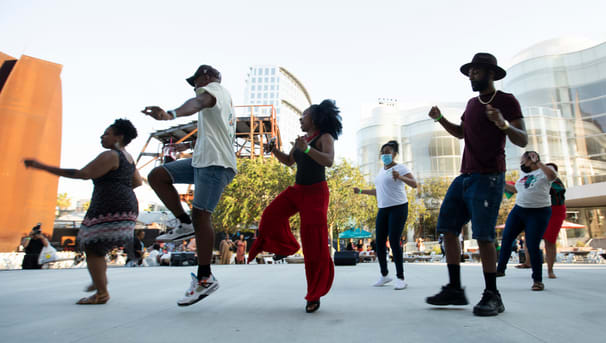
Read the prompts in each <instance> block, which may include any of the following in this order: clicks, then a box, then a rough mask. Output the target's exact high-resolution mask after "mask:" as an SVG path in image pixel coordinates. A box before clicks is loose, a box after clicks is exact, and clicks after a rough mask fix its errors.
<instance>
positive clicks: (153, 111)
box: [141, 106, 173, 120]
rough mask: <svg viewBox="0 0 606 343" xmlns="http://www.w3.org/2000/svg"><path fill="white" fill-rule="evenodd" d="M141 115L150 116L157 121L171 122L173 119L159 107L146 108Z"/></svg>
mask: <svg viewBox="0 0 606 343" xmlns="http://www.w3.org/2000/svg"><path fill="white" fill-rule="evenodd" d="M141 113H143V114H145V115H148V116H150V117H152V118H154V119H156V120H171V119H173V117H172V116H171V115H169V114H168V113H166V111H164V110H163V109H162V108H160V107H159V106H146V107H145V108H144V109H143V111H141Z"/></svg>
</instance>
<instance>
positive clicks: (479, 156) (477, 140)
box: [461, 91, 523, 173]
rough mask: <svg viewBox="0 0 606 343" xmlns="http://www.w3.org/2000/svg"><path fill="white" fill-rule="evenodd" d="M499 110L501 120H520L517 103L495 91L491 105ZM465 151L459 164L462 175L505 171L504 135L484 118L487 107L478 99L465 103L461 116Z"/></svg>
mask: <svg viewBox="0 0 606 343" xmlns="http://www.w3.org/2000/svg"><path fill="white" fill-rule="evenodd" d="M491 96H492V94H491V95H484V96H483V97H482V101H485V102H486V101H488V100H489V99H490V97H491ZM490 105H491V106H492V107H494V108H498V109H499V110H500V111H501V113H502V114H503V117H504V118H505V119H506V120H508V121H509V122H512V121H514V120H516V119H520V118H522V117H523V116H522V110H521V108H520V103H519V102H518V100H517V99H516V98H515V97H514V96H513V94H509V93H504V92H501V91H497V94H496V95H495V97H494V99H493V100H492V102H491V103H490ZM461 121H462V122H463V136H464V138H465V150H464V151H463V161H462V162H461V173H499V172H505V139H506V137H507V136H506V135H505V133H504V132H503V131H502V130H500V129H499V128H498V127H497V126H496V125H495V124H494V123H493V122H491V121H490V120H488V117H487V116H486V105H484V104H482V103H480V101H479V100H478V97H474V98H472V99H470V100H469V101H468V102H467V107H466V108H465V112H464V113H463V115H462V116H461Z"/></svg>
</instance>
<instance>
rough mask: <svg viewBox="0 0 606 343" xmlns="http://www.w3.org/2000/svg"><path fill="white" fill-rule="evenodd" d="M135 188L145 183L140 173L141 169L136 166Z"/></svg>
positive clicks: (134, 175)
mask: <svg viewBox="0 0 606 343" xmlns="http://www.w3.org/2000/svg"><path fill="white" fill-rule="evenodd" d="M132 183H133V189H135V188H137V187H139V186H141V185H142V184H143V178H142V177H141V174H139V170H138V169H136V168H135V172H134V173H133V181H132Z"/></svg>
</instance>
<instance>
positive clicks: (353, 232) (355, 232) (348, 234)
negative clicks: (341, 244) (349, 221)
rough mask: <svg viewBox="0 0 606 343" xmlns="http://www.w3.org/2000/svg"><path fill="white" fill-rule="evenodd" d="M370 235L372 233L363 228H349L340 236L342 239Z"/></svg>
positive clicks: (367, 236)
mask: <svg viewBox="0 0 606 343" xmlns="http://www.w3.org/2000/svg"><path fill="white" fill-rule="evenodd" d="M370 237H372V234H371V233H370V232H368V231H366V230H362V229H361V228H354V229H349V230H346V231H343V232H341V233H340V234H339V238H341V239H348V238H370Z"/></svg>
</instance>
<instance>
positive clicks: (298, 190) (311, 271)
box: [248, 182, 335, 301]
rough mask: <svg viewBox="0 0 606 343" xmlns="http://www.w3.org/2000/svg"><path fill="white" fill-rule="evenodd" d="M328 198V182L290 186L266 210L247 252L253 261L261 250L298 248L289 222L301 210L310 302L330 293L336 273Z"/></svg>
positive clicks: (279, 252)
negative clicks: (329, 232) (331, 255)
mask: <svg viewBox="0 0 606 343" xmlns="http://www.w3.org/2000/svg"><path fill="white" fill-rule="evenodd" d="M328 200H329V191H328V186H327V184H326V182H319V183H315V184H313V185H297V184H295V185H294V186H291V187H288V188H287V189H285V190H284V191H283V192H282V193H280V195H278V196H277V197H276V198H275V199H274V200H273V201H272V202H271V203H270V204H269V206H267V208H266V209H265V210H264V211H263V215H262V216H261V222H260V223H259V232H258V237H257V239H256V240H255V242H254V243H253V245H252V246H251V248H250V252H249V253H248V261H249V262H250V261H252V260H253V259H254V258H255V256H257V254H258V253H260V252H261V251H267V252H271V253H274V254H277V255H284V256H288V255H292V254H294V253H296V252H297V251H299V243H297V240H296V239H295V237H294V236H293V234H292V232H291V230H290V223H289V222H288V219H289V218H290V217H292V216H293V215H295V214H296V213H297V212H299V213H300V215H301V244H302V245H303V255H304V260H305V275H306V277H307V295H306V296H305V299H306V300H307V301H316V300H319V299H320V297H321V296H323V295H325V294H326V293H328V291H329V290H330V287H331V286H332V281H333V279H334V276H335V267H334V265H333V262H332V259H331V258H330V250H329V247H328V225H327V222H326V215H327V212H328Z"/></svg>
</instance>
